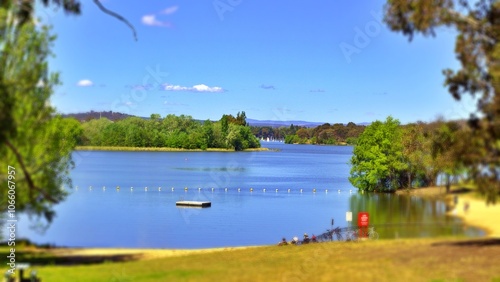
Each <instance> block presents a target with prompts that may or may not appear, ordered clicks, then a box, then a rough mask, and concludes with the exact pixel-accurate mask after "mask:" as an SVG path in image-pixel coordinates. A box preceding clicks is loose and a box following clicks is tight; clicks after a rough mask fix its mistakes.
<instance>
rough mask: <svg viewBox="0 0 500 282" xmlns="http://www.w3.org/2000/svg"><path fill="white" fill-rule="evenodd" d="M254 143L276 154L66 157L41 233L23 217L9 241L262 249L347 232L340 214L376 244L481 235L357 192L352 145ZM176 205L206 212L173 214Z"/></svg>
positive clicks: (423, 205) (412, 205) (433, 213)
mask: <svg viewBox="0 0 500 282" xmlns="http://www.w3.org/2000/svg"><path fill="white" fill-rule="evenodd" d="M263 145H264V146H265V147H268V148H271V149H279V151H269V152H237V153H233V152H231V153H227V152H224V153H222V152H82V151H80V152H75V153H74V159H75V162H76V167H75V169H74V170H73V171H72V179H73V184H74V186H78V189H73V190H72V193H71V195H70V196H69V197H68V199H67V200H66V201H65V202H63V203H62V204H60V205H58V206H57V209H56V211H57V217H56V219H55V220H54V222H53V223H52V225H51V226H50V227H49V228H48V229H47V230H46V231H45V232H44V233H40V232H36V231H35V230H34V229H33V228H30V227H29V226H30V222H29V221H28V220H27V218H25V217H24V218H22V220H21V221H20V223H19V230H18V236H19V237H28V238H30V239H31V240H32V241H35V242H37V243H51V244H56V245H60V246H75V247H76V246H78V247H141V248H206V247H221V246H241V245H261V244H274V243H276V242H278V241H279V240H280V239H281V238H282V237H287V238H289V239H290V238H291V237H293V236H300V235H301V234H303V233H304V232H307V233H309V234H311V233H316V234H319V233H321V232H324V231H325V230H326V229H327V228H329V227H330V222H331V219H332V218H335V224H336V225H340V226H342V227H343V226H347V225H348V224H349V223H348V222H346V216H345V213H346V212H347V211H352V212H353V214H354V217H355V215H356V213H357V212H358V211H369V212H370V217H371V218H370V222H371V223H372V224H374V225H375V226H378V227H377V230H378V231H379V233H380V235H381V237H382V238H394V237H411V236H413V237H422V236H437V235H450V234H453V235H464V234H465V235H468V236H479V235H482V232H481V231H479V230H477V229H472V228H465V227H464V226H463V225H462V224H461V223H460V221H459V220H458V219H454V218H450V217H447V216H445V215H444V212H445V210H444V208H445V207H444V204H443V203H440V202H436V201H428V200H422V199H419V198H410V197H402V196H395V195H381V194H358V193H356V192H355V191H356V189H355V188H354V187H352V186H351V184H350V183H349V181H348V180H347V177H348V175H349V165H348V161H349V159H350V157H351V155H352V147H345V146H310V145H285V144H281V143H264V144H263ZM90 186H92V189H90V188H89V187H90ZM117 186H120V190H119V191H117V190H116V187H117ZM103 187H106V189H103ZM132 187H133V188H132ZM145 187H148V189H147V191H146V189H145ZM159 187H161V191H159V189H158V188H159ZM185 187H187V188H188V190H187V191H185V190H184V188H185ZM172 188H174V191H172ZM199 188H201V190H199ZM212 188H213V190H212ZM226 188H227V191H226ZM250 188H253V192H250ZM238 189H241V190H240V192H238ZM263 189H266V191H265V192H264V191H263ZM276 189H278V191H277V192H276ZM288 189H290V192H288ZM300 189H302V193H301V192H300ZM313 189H316V191H317V192H316V193H313ZM326 190H328V192H326ZM351 190H352V192H351ZM179 200H198V201H211V202H212V207H211V208H205V209H196V208H178V207H176V206H175V202H176V201H179Z"/></svg>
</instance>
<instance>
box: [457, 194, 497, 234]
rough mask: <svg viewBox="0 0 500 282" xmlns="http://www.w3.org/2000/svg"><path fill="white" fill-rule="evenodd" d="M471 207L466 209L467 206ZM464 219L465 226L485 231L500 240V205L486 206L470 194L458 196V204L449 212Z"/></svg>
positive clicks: (482, 201) (483, 201)
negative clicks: (499, 218)
mask: <svg viewBox="0 0 500 282" xmlns="http://www.w3.org/2000/svg"><path fill="white" fill-rule="evenodd" d="M467 205H468V206H469V207H468V208H466V206H467ZM449 214H450V215H452V216H458V217H460V218H462V219H463V220H464V222H465V224H467V225H470V226H476V227H479V228H481V229H484V230H485V231H486V232H487V235H488V236H489V237H495V238H500V221H499V220H498V217H499V216H500V205H498V204H497V205H492V204H489V205H488V204H486V201H485V200H481V199H476V198H474V197H473V196H472V195H470V194H463V195H458V202H457V204H456V205H455V207H454V208H453V210H451V211H450V212H449Z"/></svg>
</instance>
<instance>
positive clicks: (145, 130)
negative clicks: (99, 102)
mask: <svg viewBox="0 0 500 282" xmlns="http://www.w3.org/2000/svg"><path fill="white" fill-rule="evenodd" d="M245 119H246V118H245V115H244V112H243V114H241V115H240V114H239V113H238V116H237V118H234V117H232V116H231V115H223V116H222V118H221V119H220V121H218V122H211V121H209V120H207V121H205V122H204V123H203V124H202V123H200V122H199V121H197V120H194V119H193V118H192V117H191V116H186V115H180V116H175V115H167V116H166V117H165V118H163V119H162V118H161V117H160V115H159V114H152V115H151V118H150V119H149V120H147V119H143V118H139V117H129V118H126V119H123V120H118V121H114V122H112V121H110V120H108V119H106V118H101V119H93V120H90V121H86V122H83V123H82V127H83V138H82V143H81V145H89V146H124V147H169V148H182V149H207V148H227V149H234V150H235V151H241V150H245V149H248V148H259V147H260V143H259V141H258V139H257V138H256V137H255V136H254V135H253V134H252V132H251V130H250V128H249V127H248V126H246V121H245Z"/></svg>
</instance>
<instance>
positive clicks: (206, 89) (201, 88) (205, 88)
mask: <svg viewBox="0 0 500 282" xmlns="http://www.w3.org/2000/svg"><path fill="white" fill-rule="evenodd" d="M163 90H166V91H192V92H211V93H220V92H224V91H225V90H224V89H223V88H222V87H218V86H215V87H210V86H207V85H205V84H198V85H195V86H193V87H187V86H180V85H172V84H163Z"/></svg>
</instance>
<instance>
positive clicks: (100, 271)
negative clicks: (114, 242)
mask: <svg viewBox="0 0 500 282" xmlns="http://www.w3.org/2000/svg"><path fill="white" fill-rule="evenodd" d="M467 240H469V241H467ZM475 242H478V241H476V240H475V241H470V239H465V240H464V239H405V240H378V241H373V242H369V241H368V242H360V243H352V242H349V243H346V242H334V243H320V244H309V245H302V246H283V247H277V246H265V247H258V248H249V249H239V250H231V251H220V252H213V253H202V254H190V255H186V256H181V257H166V258H157V259H150V260H139V261H130V262H120V263H110V262H106V263H100V264H92V265H78V266H54V265H49V266H37V267H36V269H37V271H38V274H39V276H40V277H41V278H42V281H72V282H77V281H405V282H411V281H492V280H494V281H496V280H498V278H499V277H500V268H499V267H498V259H499V258H500V257H499V254H500V240H498V241H493V243H492V244H481V243H479V244H476V243H475ZM479 242H483V241H479ZM484 242H485V241H484ZM490 243H491V242H490Z"/></svg>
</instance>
